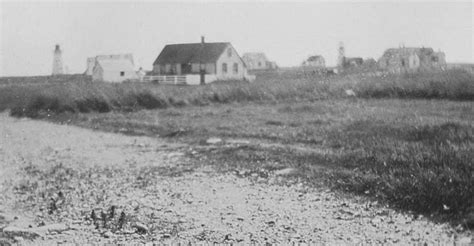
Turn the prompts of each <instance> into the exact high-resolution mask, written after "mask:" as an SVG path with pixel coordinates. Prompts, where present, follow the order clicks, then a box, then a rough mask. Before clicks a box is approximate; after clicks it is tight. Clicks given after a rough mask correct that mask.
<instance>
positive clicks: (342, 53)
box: [337, 42, 346, 71]
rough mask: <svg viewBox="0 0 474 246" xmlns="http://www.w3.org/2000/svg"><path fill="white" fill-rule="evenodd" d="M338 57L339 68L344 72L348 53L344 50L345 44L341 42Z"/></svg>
mask: <svg viewBox="0 0 474 246" xmlns="http://www.w3.org/2000/svg"><path fill="white" fill-rule="evenodd" d="M337 51H338V55H337V66H338V68H339V69H340V70H341V71H342V69H343V68H344V63H345V62H346V61H345V60H346V51H345V49H344V43H343V42H339V48H338V50H337Z"/></svg>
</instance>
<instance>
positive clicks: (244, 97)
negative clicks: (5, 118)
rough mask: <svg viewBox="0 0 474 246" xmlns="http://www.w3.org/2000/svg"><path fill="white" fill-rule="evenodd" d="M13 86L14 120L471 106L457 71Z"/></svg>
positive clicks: (49, 80)
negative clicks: (311, 103)
mask: <svg viewBox="0 0 474 246" xmlns="http://www.w3.org/2000/svg"><path fill="white" fill-rule="evenodd" d="M16 80H17V81H16V82H12V79H2V80H0V110H5V109H12V114H13V115H16V116H28V117H39V116H40V115H50V114H54V113H63V112H82V113H87V112H109V111H112V110H115V111H126V112H127V111H136V110H140V109H155V108H166V107H169V106H174V107H181V106H187V105H198V106H203V105H209V104H212V103H231V102H281V101H299V100H323V99H324V100H325V99H337V98H344V97H345V93H344V91H345V90H348V89H351V90H353V91H354V92H355V93H356V95H357V97H359V98H403V99H450V100H458V101H474V83H472V81H473V80H474V76H473V75H472V74H468V73H466V72H462V71H457V70H452V71H447V72H438V73H429V74H413V75H401V76H396V75H386V76H381V77H375V76H368V75H364V74H350V75H337V76H332V77H320V76H318V75H312V74H307V73H304V72H301V71H299V70H285V71H282V72H272V73H264V74H261V75H259V76H258V78H257V80H256V81H255V82H254V83H251V84H248V83H245V82H237V81H234V82H225V83H213V84H210V85H206V86H198V87H195V86H157V85H154V84H148V83H122V84H110V83H95V82H94V83H92V82H91V80H90V77H87V76H82V77H81V76H80V75H75V76H63V77H60V78H54V77H38V78H37V81H36V82H32V80H33V81H34V79H27V80H26V81H24V82H22V81H21V80H20V79H16ZM18 80H20V81H18ZM6 81H7V82H8V81H9V82H8V83H7V82H6ZM2 85H3V86H2Z"/></svg>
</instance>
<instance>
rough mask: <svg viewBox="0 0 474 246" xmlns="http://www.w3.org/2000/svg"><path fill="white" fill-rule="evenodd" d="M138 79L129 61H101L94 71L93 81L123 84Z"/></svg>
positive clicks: (98, 61) (97, 63) (96, 64)
mask: <svg viewBox="0 0 474 246" xmlns="http://www.w3.org/2000/svg"><path fill="white" fill-rule="evenodd" d="M136 79H138V76H137V72H136V71H135V67H134V65H133V63H132V62H131V61H130V60H128V59H111V60H107V59H99V60H97V61H96V63H95V66H94V69H93V71H92V81H105V82H123V81H126V80H136Z"/></svg>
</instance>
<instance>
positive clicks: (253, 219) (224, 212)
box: [0, 114, 472, 245]
mask: <svg viewBox="0 0 474 246" xmlns="http://www.w3.org/2000/svg"><path fill="white" fill-rule="evenodd" d="M0 138H1V140H0V168H1V173H0V181H1V182H0V192H1V194H2V196H1V197H0V228H1V229H2V232H1V233H0V244H1V243H2V242H3V243H18V244H23V245H28V244H34V245H41V244H43V245H51V244H58V243H79V244H85V243H89V244H104V243H133V244H136V243H150V242H164V243H169V242H193V243H197V242H203V241H204V242H216V243H236V242H238V243H244V244H247V243H251V242H253V243H266V242H269V243H283V244H286V243H290V242H303V243H315V242H317V243H330V244H341V243H342V244H348V243H350V244H354V243H364V244H375V243H376V244H379V243H388V244H393V243H395V244H413V243H416V244H419V243H428V244H454V243H461V244H462V243H469V242H472V241H471V238H472V235H471V232H460V231H457V230H456V229H455V228H452V227H450V226H449V225H447V224H435V223H433V222H430V221H428V220H427V219H425V218H423V217H416V218H415V217H414V216H412V215H408V214H402V213H399V212H396V211H393V210H391V209H388V208H385V207H383V206H380V205H378V204H376V203H374V202H369V201H367V200H365V199H363V198H360V197H348V196H347V195H341V194H339V195H338V194H336V193H333V192H331V191H329V190H327V189H325V188H324V187H321V188H314V187H313V188H311V187H306V186H304V185H302V184H298V183H294V184H291V185H290V184H288V183H286V185H282V184H283V183H282V182H280V181H281V180H282V179H283V177H282V176H279V175H276V174H274V175H271V176H270V177H269V178H261V177H258V176H250V177H247V178H241V177H239V175H237V174H234V173H227V174H222V173H216V172H215V171H213V170H212V168H211V167H209V166H192V164H190V163H191V162H190V161H189V160H188V159H187V158H189V157H188V156H187V155H185V153H186V151H189V150H190V148H191V146H186V145H182V144H176V143H169V142H165V141H164V140H162V139H155V138H148V137H130V136H124V135H119V134H111V133H103V132H96V131H91V130H87V129H81V128H78V127H74V126H66V125H55V124H51V123H47V122H42V121H34V120H29V119H14V118H10V117H8V115H7V114H1V115H0ZM58 165H60V166H59V167H58ZM28 168H29V169H28ZM32 168H34V170H35V172H32V171H30V172H29V173H30V174H31V173H36V174H34V175H33V174H31V176H28V175H29V174H28V172H25V170H27V169H28V170H31V169H32ZM59 169H61V170H67V171H66V172H65V173H66V174H67V175H69V176H65V177H70V178H69V179H67V180H64V181H63V182H62V183H61V184H62V186H54V187H55V188H57V189H60V191H61V194H60V195H59V197H58V195H56V196H55V197H46V199H45V198H44V194H52V193H51V192H50V191H51V189H50V188H51V187H53V186H47V185H44V184H47V182H46V181H45V180H43V179H44V177H46V179H47V177H49V176H48V175H51V177H53V176H54V175H56V176H54V177H57V173H54V172H50V171H48V170H59ZM37 173H40V174H41V173H43V174H44V175H43V176H41V175H40V174H37ZM81 175H82V176H81ZM84 175H85V176H84ZM41 177H42V178H43V179H41ZM84 177H89V178H88V179H90V180H88V179H84ZM35 181H38V182H39V183H38V182H37V183H35V185H36V184H39V185H38V186H40V187H41V185H44V186H45V187H49V188H48V190H47V191H45V190H42V191H38V189H32V190H31V191H32V192H31V193H28V192H19V189H18V187H26V185H25V184H29V183H32V182H35ZM41 182H42V183H41ZM22 185H23V186H22ZM28 187H30V186H28ZM35 187H36V186H35ZM98 193H100V194H102V197H100V199H98V197H99V196H98V195H97V194H98ZM48 199H51V200H54V202H55V204H57V208H55V210H54V211H52V212H51V211H50V212H47V210H45V209H44V208H45V204H48V203H47V202H45V200H48ZM61 199H63V200H61ZM60 202H61V203H60ZM61 204H62V205H61ZM112 206H113V207H114V208H116V210H114V211H116V212H115V213H114V214H115V215H111V217H110V219H109V221H108V222H107V223H108V224H107V225H103V224H100V223H99V222H96V221H95V220H94V219H90V217H91V216H89V214H91V211H96V212H97V213H100V212H102V211H106V212H107V213H110V209H111V208H112ZM120 212H123V214H124V218H126V220H125V221H126V222H125V223H124V226H123V227H121V229H117V224H119V223H118V222H117V221H119V220H120V219H117V217H118V215H117V214H120Z"/></svg>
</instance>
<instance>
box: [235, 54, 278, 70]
mask: <svg viewBox="0 0 474 246" xmlns="http://www.w3.org/2000/svg"><path fill="white" fill-rule="evenodd" d="M242 59H243V60H244V62H245V65H246V66H247V69H248V70H267V69H277V65H276V63H275V62H273V61H269V60H268V59H267V56H266V55H265V53H261V52H251V53H245V54H244V55H243V56H242Z"/></svg>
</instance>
